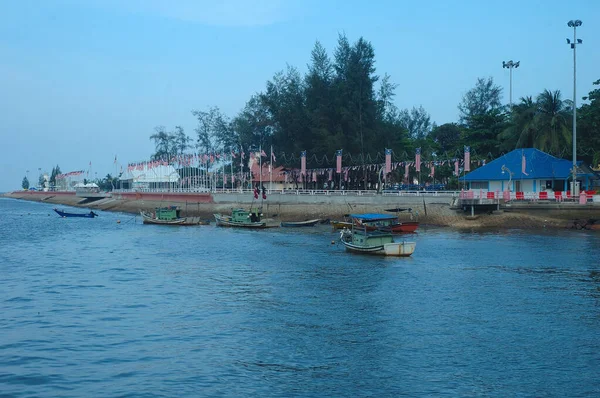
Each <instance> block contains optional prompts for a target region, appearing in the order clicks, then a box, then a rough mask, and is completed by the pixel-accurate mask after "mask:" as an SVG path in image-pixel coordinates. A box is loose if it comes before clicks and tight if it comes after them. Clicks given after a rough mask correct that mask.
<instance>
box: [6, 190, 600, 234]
mask: <svg viewBox="0 0 600 398" xmlns="http://www.w3.org/2000/svg"><path fill="white" fill-rule="evenodd" d="M3 196H4V197H7V198H13V199H21V200H29V201H36V202H44V203H51V204H55V205H65V206H74V207H81V208H88V209H94V210H100V211H114V212H124V213H131V214H139V211H140V210H147V211H148V210H153V209H154V208H156V207H160V206H166V205H172V206H179V207H180V208H181V209H182V213H183V214H184V215H187V216H194V217H202V218H205V219H210V220H214V217H213V214H214V213H229V212H230V211H231V209H232V208H234V207H249V204H247V203H238V202H235V201H232V202H230V203H214V202H213V201H212V200H210V201H206V200H205V199H204V198H202V201H204V203H201V202H199V201H197V202H191V201H185V202H184V201H181V200H180V201H173V200H168V201H166V200H165V199H164V198H162V199H161V200H148V199H146V198H140V199H135V198H133V199H129V198H127V199H124V198H120V199H118V198H114V197H113V198H104V199H100V200H96V201H93V202H87V201H85V200H84V199H82V198H80V197H77V196H75V194H74V193H57V192H35V193H31V192H19V191H17V192H11V193H7V194H4V195H3ZM394 203H397V201H396V202H394ZM255 205H256V204H255ZM390 206H391V203H385V204H381V205H380V206H374V205H372V204H361V203H355V204H348V203H347V206H339V205H337V206H336V205H332V204H331V203H317V204H315V203H293V204H289V203H282V202H278V201H277V197H276V196H272V199H271V200H270V201H266V202H264V203H263V214H264V216H265V218H267V219H269V220H271V222H272V223H279V222H281V221H282V220H283V221H301V220H306V219H313V218H321V219H330V220H337V219H341V218H343V215H344V214H347V213H349V212H354V213H365V212H383V211H384V210H383V209H384V208H385V207H388V208H389V207H390ZM410 207H411V208H412V209H413V214H412V219H413V220H417V221H419V222H420V223H421V224H422V225H432V226H442V227H451V228H456V229H473V228H475V229H485V228H492V229H512V228H521V229H523V228H532V229H547V228H569V227H573V224H572V221H573V219H575V218H578V217H572V218H569V217H568V216H565V214H562V213H558V212H555V214H553V212H502V211H501V212H493V213H484V214H479V215H477V217H476V218H474V219H470V218H469V217H467V214H465V213H462V212H456V211H454V210H451V209H450V206H449V204H448V203H445V202H444V201H442V200H438V202H437V203H428V204H427V203H425V201H423V204H420V203H410ZM403 217H404V219H406V220H408V219H411V215H410V214H402V213H401V219H402V218H403ZM586 217H587V216H586ZM589 217H592V216H589ZM589 217H587V218H589ZM599 218H600V217H599Z"/></svg>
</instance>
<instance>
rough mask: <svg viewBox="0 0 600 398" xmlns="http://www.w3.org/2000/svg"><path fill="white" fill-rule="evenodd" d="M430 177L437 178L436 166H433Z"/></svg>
mask: <svg viewBox="0 0 600 398" xmlns="http://www.w3.org/2000/svg"><path fill="white" fill-rule="evenodd" d="M429 175H430V176H431V178H435V166H434V165H431V172H430V173H429Z"/></svg>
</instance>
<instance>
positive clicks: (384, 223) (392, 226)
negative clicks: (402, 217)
mask: <svg viewBox="0 0 600 398" xmlns="http://www.w3.org/2000/svg"><path fill="white" fill-rule="evenodd" d="M350 216H351V217H352V220H353V223H354V224H355V225H358V226H360V227H364V228H366V229H367V231H383V232H391V233H410V232H415V231H416V230H417V228H418V227H419V222H418V221H399V220H398V217H397V216H393V215H390V214H379V213H367V214H351V215H350Z"/></svg>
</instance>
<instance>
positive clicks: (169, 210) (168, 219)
mask: <svg viewBox="0 0 600 398" xmlns="http://www.w3.org/2000/svg"><path fill="white" fill-rule="evenodd" d="M140 215H141V216H142V221H143V223H144V224H158V225H208V224H210V221H208V220H203V219H201V218H200V217H181V210H180V209H179V208H178V207H177V206H168V207H157V208H156V209H154V213H150V212H147V211H143V210H140Z"/></svg>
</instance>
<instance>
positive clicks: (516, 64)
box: [502, 59, 521, 109]
mask: <svg viewBox="0 0 600 398" xmlns="http://www.w3.org/2000/svg"><path fill="white" fill-rule="evenodd" d="M520 64H521V61H517V62H513V61H512V59H511V60H510V61H508V62H505V61H502V67H503V68H507V69H508V70H510V90H509V92H510V95H509V100H510V109H512V70H513V68H518V67H519V65H520Z"/></svg>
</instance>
